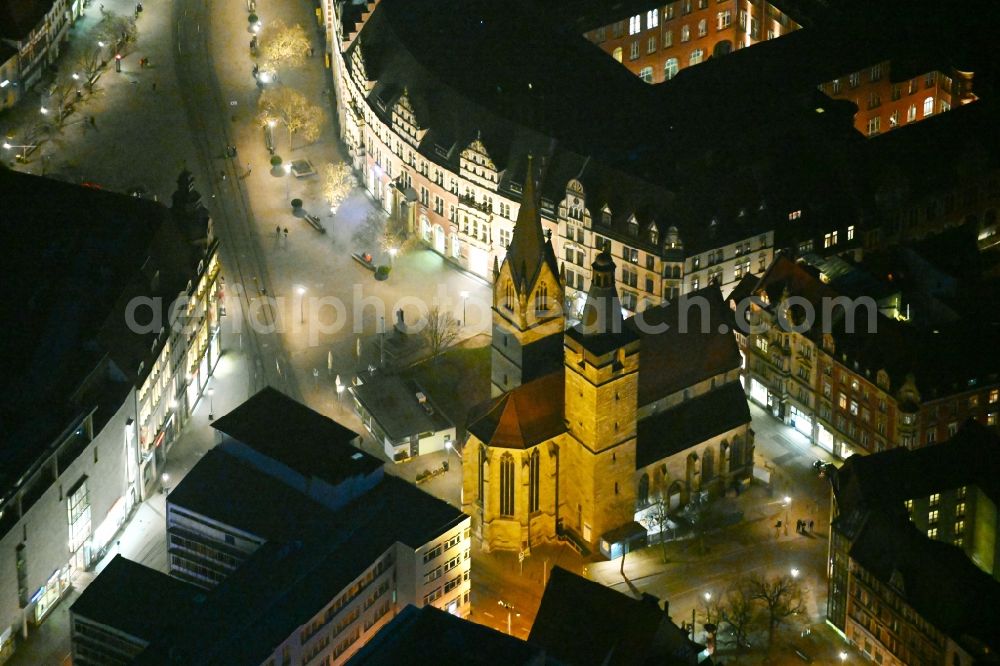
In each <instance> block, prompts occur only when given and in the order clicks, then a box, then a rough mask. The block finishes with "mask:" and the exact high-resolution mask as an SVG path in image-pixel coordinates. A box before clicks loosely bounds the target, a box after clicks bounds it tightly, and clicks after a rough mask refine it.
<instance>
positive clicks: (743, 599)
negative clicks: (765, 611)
mask: <svg viewBox="0 0 1000 666" xmlns="http://www.w3.org/2000/svg"><path fill="white" fill-rule="evenodd" d="M753 620H754V598H753V596H752V595H751V593H750V586H749V585H748V584H747V581H746V580H745V579H743V578H742V577H741V578H739V579H738V580H737V582H736V583H735V584H734V585H733V586H732V587H731V588H729V590H727V591H726V594H725V596H724V597H723V598H722V599H721V601H720V604H719V624H720V625H725V626H726V627H727V628H728V629H729V631H731V632H732V634H733V640H734V641H735V642H736V651H737V652H739V651H740V650H742V649H743V648H745V647H749V645H750V642H749V640H748V638H749V636H750V630H751V629H752V627H753Z"/></svg>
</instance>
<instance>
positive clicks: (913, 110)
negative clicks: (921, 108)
mask: <svg viewBox="0 0 1000 666" xmlns="http://www.w3.org/2000/svg"><path fill="white" fill-rule="evenodd" d="M916 119H917V105H916V104H911V105H910V108H908V109H907V110H906V122H908V123H912V122H913V121H914V120H916Z"/></svg>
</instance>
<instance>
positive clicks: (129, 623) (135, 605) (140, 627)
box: [70, 555, 206, 642]
mask: <svg viewBox="0 0 1000 666" xmlns="http://www.w3.org/2000/svg"><path fill="white" fill-rule="evenodd" d="M205 599H206V592H205V591H204V590H203V589H201V588H200V587H198V586H196V585H192V584H190V583H185V582H184V581H182V580H178V579H177V578H173V577H172V576H168V575H167V574H165V573H160V572H159V571H156V570H155V569H150V568H149V567H146V566H143V565H142V564H139V563H138V562H133V561H132V560H127V559H125V558H124V557H122V556H121V555H115V557H114V559H112V560H111V561H110V562H109V563H108V565H107V566H106V567H104V570H103V571H101V573H100V575H98V576H97V578H95V579H94V580H93V582H92V583H90V585H88V586H87V588H86V589H85V590H84V591H83V593H82V594H81V595H80V598H79V599H77V600H76V601H75V602H74V603H73V606H72V607H70V612H71V613H72V614H73V615H77V616H80V617H83V618H86V619H88V620H90V621H92V622H97V623H99V624H103V625H105V626H109V627H114V628H115V629H118V630H119V631H122V632H124V633H126V634H128V635H130V636H134V637H135V638H138V639H140V640H143V641H147V642H149V641H152V640H154V639H156V638H158V637H161V636H169V635H170V634H172V633H173V632H174V631H176V630H177V629H179V628H180V627H182V626H183V625H184V624H185V622H186V621H187V617H188V615H189V614H190V613H191V612H192V610H193V609H194V608H196V607H197V606H198V605H200V604H203V603H204V602H205ZM151 600H155V609H154V608H152V607H151V606H150V601H151Z"/></svg>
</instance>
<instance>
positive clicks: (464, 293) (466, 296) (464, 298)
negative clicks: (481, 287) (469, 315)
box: [458, 290, 469, 326]
mask: <svg viewBox="0 0 1000 666" xmlns="http://www.w3.org/2000/svg"><path fill="white" fill-rule="evenodd" d="M458 295H459V296H461V297H462V326H465V314H466V309H465V304H466V302H467V301H468V300H469V292H467V291H465V290H462V291H460V292H459V294H458Z"/></svg>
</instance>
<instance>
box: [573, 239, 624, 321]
mask: <svg viewBox="0 0 1000 666" xmlns="http://www.w3.org/2000/svg"><path fill="white" fill-rule="evenodd" d="M591 268H592V269H593V275H594V278H593V280H592V281H591V283H590V289H589V290H588V291H587V301H586V302H585V303H584V304H583V313H582V314H581V317H580V323H579V324H577V325H576V329H577V330H578V331H579V332H580V333H582V334H583V335H603V334H605V333H621V331H622V322H623V320H622V304H621V301H620V300H618V290H617V289H615V262H614V260H613V259H612V258H611V255H610V254H609V253H608V251H607V250H604V251H602V252H601V253H600V254H599V255H597V258H596V259H594V263H593V264H591Z"/></svg>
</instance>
